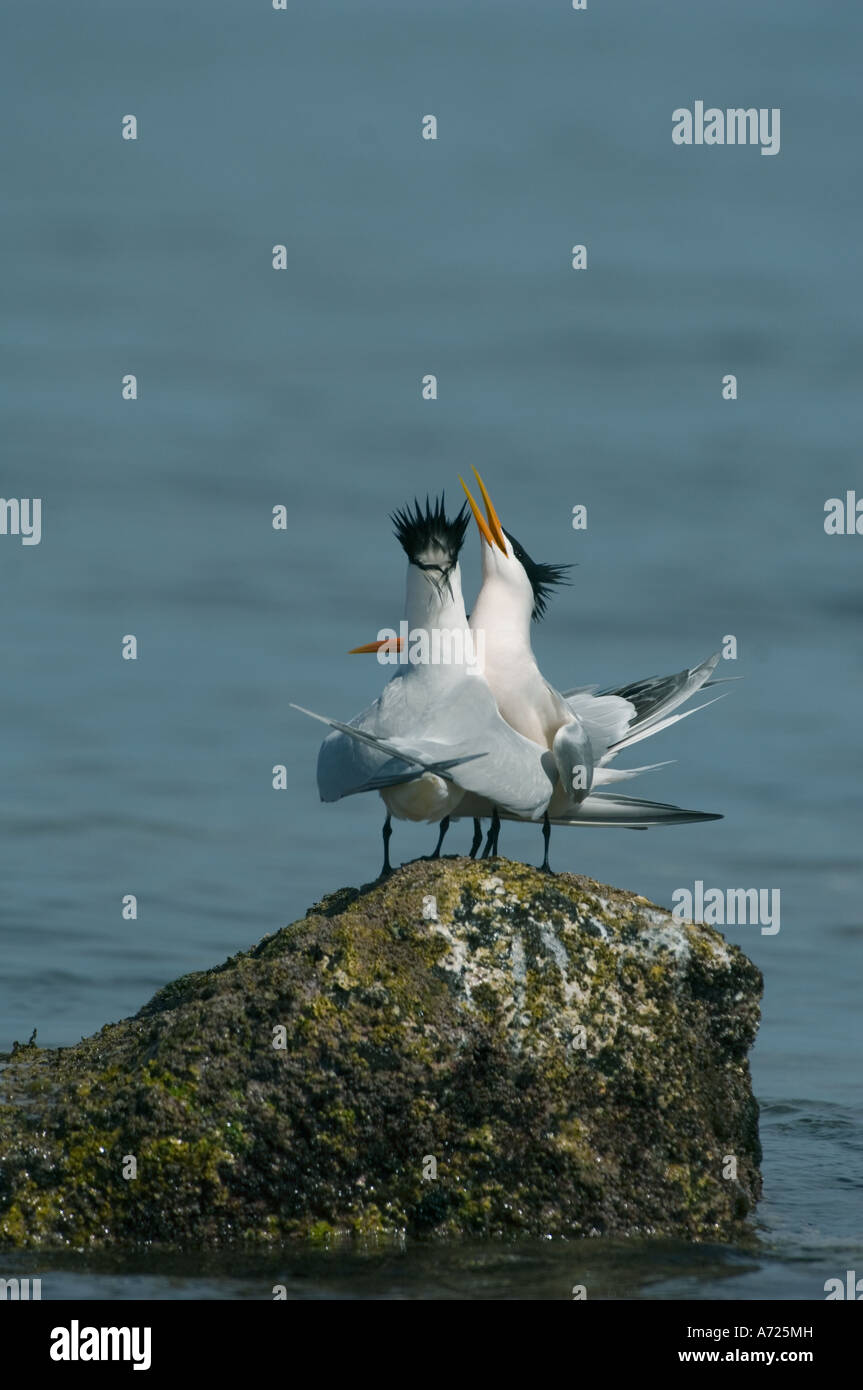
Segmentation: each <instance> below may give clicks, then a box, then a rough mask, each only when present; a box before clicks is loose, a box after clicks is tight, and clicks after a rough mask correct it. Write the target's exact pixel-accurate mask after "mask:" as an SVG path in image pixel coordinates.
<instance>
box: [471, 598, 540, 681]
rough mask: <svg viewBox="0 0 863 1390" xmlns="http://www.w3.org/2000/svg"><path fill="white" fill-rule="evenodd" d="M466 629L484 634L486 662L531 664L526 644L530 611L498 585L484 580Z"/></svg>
mask: <svg viewBox="0 0 863 1390" xmlns="http://www.w3.org/2000/svg"><path fill="white" fill-rule="evenodd" d="M470 625H471V628H472V629H473V631H474V632H479V631H480V630H482V632H483V633H484V634H485V637H484V642H485V653H486V660H487V661H488V660H491V661H495V660H497V659H499V658H500V657H502V656H506V657H508V658H510V659H512V660H515V661H517V662H519V663H526V664H534V663H535V660H536V659H535V657H534V655H533V647H532V646H531V641H530V610H529V609H528V608H527V607H526V606H525V605H524V604H523V603H521V602H520V600H519V598H518V596H516V595H513V593H512V591H511V590H510V589H508V588H507V587H506V586H505V585H504V584H503V583H502V582H500V581H499V580H497V579H495V578H493V577H492V578H487V579H486V580H485V581H484V582H483V585H482V588H481V589H480V591H479V593H478V595H477V600H476V603H475V604H474V607H473V612H472V613H471V615H470Z"/></svg>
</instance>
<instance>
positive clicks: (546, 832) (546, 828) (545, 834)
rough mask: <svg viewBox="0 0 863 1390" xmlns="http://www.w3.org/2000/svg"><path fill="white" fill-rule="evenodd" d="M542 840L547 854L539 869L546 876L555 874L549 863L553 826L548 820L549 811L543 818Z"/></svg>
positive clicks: (543, 857)
mask: <svg viewBox="0 0 863 1390" xmlns="http://www.w3.org/2000/svg"><path fill="white" fill-rule="evenodd" d="M542 839H543V844H544V845H545V854H544V855H543V856H542V863H541V864H540V866H539V867H540V869H541V870H542V872H543V873H544V874H553V873H554V869H552V868H551V866H550V865H549V862H548V842H549V840H550V839H551V824H550V822H549V819H548V812H547V811H546V813H545V815H544V816H543V818H542Z"/></svg>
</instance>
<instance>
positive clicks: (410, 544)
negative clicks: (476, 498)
mask: <svg viewBox="0 0 863 1390" xmlns="http://www.w3.org/2000/svg"><path fill="white" fill-rule="evenodd" d="M390 521H391V522H392V523H393V526H394V527H395V534H396V537H397V539H398V541H399V544H400V545H401V546H402V549H403V550H404V552H405V554H406V555H407V557H408V559H409V560H410V561H411V563H412V564H416V562H417V560H418V558H419V557H420V556H421V555H423V554H425V553H426V552H427V551H428V550H429V549H431V548H432V547H433V546H437V547H439V548H440V549H441V550H443V551H444V553H445V554H447V555H448V556H449V557H450V562H451V563H455V561H456V560H457V558H458V554H459V551H460V550H461V548H462V546H463V545H464V537H465V532H466V531H467V524H468V512H467V504H466V503H465V504H464V506H463V507H462V509H461V511H460V512H459V513H458V515H457V516H455V517H453V518H452V519H450V518H449V517H448V516H447V514H446V512H445V511H444V494H443V493H441V495H440V497H439V498H438V499H437V501H436V502H435V504H434V506H432V505H431V503H430V502H429V499H428V497H426V504H425V511H423V508H422V506H421V505H420V503H419V502H418V501H417V502H414V504H413V510H412V509H411V507H410V506H407V507H402V509H401V510H400V511H398V512H393V514H392V516H391V517H390Z"/></svg>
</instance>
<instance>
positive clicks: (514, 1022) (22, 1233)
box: [0, 859, 761, 1248]
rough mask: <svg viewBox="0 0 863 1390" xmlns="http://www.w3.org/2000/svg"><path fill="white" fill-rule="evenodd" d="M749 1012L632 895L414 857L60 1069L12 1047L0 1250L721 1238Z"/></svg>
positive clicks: (737, 1223)
mask: <svg viewBox="0 0 863 1390" xmlns="http://www.w3.org/2000/svg"><path fill="white" fill-rule="evenodd" d="M760 993H761V976H760V974H759V972H758V971H757V970H756V968H755V966H754V965H752V963H751V962H750V961H749V960H748V959H747V957H746V956H745V955H744V954H743V953H742V952H741V951H740V950H739V949H738V948H737V947H735V946H732V945H729V944H728V943H727V942H726V941H725V940H724V939H723V938H722V936H721V935H720V934H719V933H718V932H717V931H715V930H714V929H712V928H710V927H706V926H689V925H681V924H679V923H677V922H675V921H674V920H673V919H672V917H671V916H670V914H669V913H668V912H665V911H663V910H661V909H659V908H656V907H653V906H651V904H650V903H648V902H647V900H646V899H644V898H638V897H634V896H633V895H631V894H628V893H623V892H620V891H618V890H616V889H613V888H606V887H603V886H602V885H600V884H597V883H594V882H593V881H592V880H590V879H585V878H580V877H574V876H572V875H569V874H560V875H558V876H556V877H548V876H546V875H543V874H541V873H538V872H537V871H536V870H535V869H530V868H526V867H525V866H523V865H521V864H515V863H512V862H510V861H508V860H503V859H495V860H491V861H487V862H485V863H481V864H477V863H474V862H472V861H471V860H468V859H444V860H440V861H437V862H432V861H417V862H415V863H413V864H408V865H405V866H404V867H403V868H402V869H400V870H398V871H397V872H396V873H395V874H394V875H393V876H392V877H391V878H390V879H388V880H387V881H385V882H383V883H378V884H373V885H369V886H368V887H366V888H364V889H362V890H357V889H350V888H346V889H342V890H341V891H339V892H337V893H334V894H332V895H331V896H329V897H328V898H325V899H324V900H323V901H322V902H321V903H318V904H317V905H316V906H315V907H314V908H312V909H311V910H310V912H309V913H308V914H307V915H306V917H305V918H304V919H303V920H301V921H299V922H295V923H294V924H293V925H292V926H289V927H285V928H284V929H283V930H281V931H279V932H277V933H276V934H275V935H273V936H269V937H266V938H265V939H264V940H263V941H262V942H260V944H259V945H258V946H256V947H255V948H254V949H253V950H251V951H248V952H244V953H242V954H240V955H237V956H234V957H232V958H231V959H230V960H228V961H226V962H225V964H223V965H221V966H218V967H216V968H215V969H213V970H208V971H203V972H201V973H197V974H193V975H187V976H185V977H184V978H183V979H180V980H177V981H176V982H175V983H173V984H170V985H168V986H166V987H165V988H164V989H162V990H160V991H159V992H158V993H157V994H156V995H155V996H154V998H153V999H152V1000H151V1001H150V1003H149V1004H147V1005H146V1006H145V1007H144V1008H143V1009H142V1010H141V1011H140V1013H138V1014H137V1015H136V1016H135V1017H134V1018H131V1019H125V1020H124V1021H123V1022H121V1023H116V1024H110V1025H107V1026H106V1027H105V1028H103V1029H102V1031H101V1032H100V1033H99V1034H97V1035H96V1036H95V1037H92V1038H87V1039H84V1040H83V1041H82V1042H80V1043H78V1044H77V1045H76V1046H74V1047H69V1048H63V1049H59V1050H57V1051H46V1050H42V1049H40V1048H38V1047H36V1046H34V1045H26V1046H24V1047H17V1048H16V1050H15V1052H14V1054H13V1055H12V1057H11V1059H10V1060H9V1061H8V1062H7V1064H6V1065H5V1066H3V1067H2V1069H0V1246H6V1247H7V1248H8V1247H10V1246H12V1247H33V1246H45V1247H52V1246H72V1247H75V1248H83V1247H87V1248H96V1247H109V1246H134V1245H141V1244H156V1245H166V1246H182V1247H184V1248H187V1247H193V1248H203V1247H214V1246H220V1245H225V1244H228V1243H230V1242H233V1241H251V1242H255V1243H262V1242H274V1241H279V1240H283V1239H286V1238H290V1237H306V1238H311V1239H313V1240H329V1239H331V1238H333V1237H334V1236H336V1235H337V1234H340V1233H351V1234H352V1235H355V1236H359V1237H363V1238H368V1237H392V1236H400V1235H402V1234H404V1233H407V1234H408V1235H409V1236H415V1235H448V1236H459V1235H473V1236H477V1235H479V1236H483V1235H494V1236H501V1235H517V1234H526V1235H527V1234H529V1235H537V1234H543V1235H545V1234H548V1235H566V1236H588V1235H602V1234H615V1235H621V1234H636V1233H639V1234H644V1233H656V1234H661V1235H674V1236H682V1237H684V1238H688V1239H694V1240H700V1239H714V1240H715V1239H720V1240H722V1239H732V1238H736V1237H738V1236H739V1235H740V1234H741V1231H742V1230H743V1229H745V1221H746V1218H747V1216H748V1214H749V1213H750V1212H751V1210H752V1208H753V1206H754V1204H755V1202H756V1200H757V1198H758V1195H759V1192H760V1176H759V1171H758V1164H759V1160H760V1146H759V1142H758V1125H757V1117H758V1110H757V1106H756V1103H755V1100H754V1099H753V1096H752V1091H751V1085H750V1077H749V1067H748V1061H747V1053H748V1050H749V1048H750V1047H751V1045H752V1042H753V1039H754V1037H755V1033H756V1030H757V1027H758V1001H759V998H760ZM280 1030H283V1031H280ZM282 1044H283V1045H282ZM131 1159H134V1160H135V1164H136V1169H137V1175H136V1176H135V1177H129V1176H124V1171H125V1173H127V1174H128V1173H129V1172H130V1170H131V1163H130V1160H131ZM735 1170H736V1171H735ZM435 1171H436V1176H434V1173H435Z"/></svg>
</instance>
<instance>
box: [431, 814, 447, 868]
mask: <svg viewBox="0 0 863 1390" xmlns="http://www.w3.org/2000/svg"><path fill="white" fill-rule="evenodd" d="M448 830H449V816H444V818H443V820H442V821H441V823H440V834H439V835H438V837H437V844H436V845H435V847H434V849H433V850H432V852H431V854H430V855H429V859H440V847H441V845H442V844H443V837H444V835H445V834H446V832H447V831H448Z"/></svg>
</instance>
